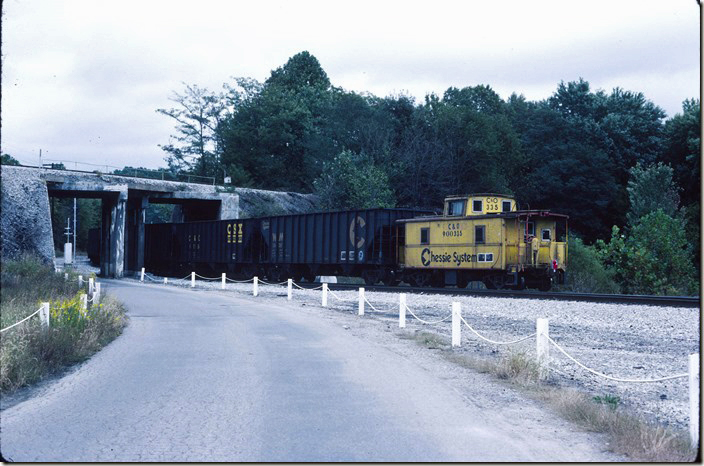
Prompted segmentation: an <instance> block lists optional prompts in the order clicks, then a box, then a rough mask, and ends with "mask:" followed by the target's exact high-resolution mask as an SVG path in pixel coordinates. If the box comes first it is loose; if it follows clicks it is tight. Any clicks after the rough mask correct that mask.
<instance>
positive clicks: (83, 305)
mask: <svg viewBox="0 0 704 466" xmlns="http://www.w3.org/2000/svg"><path fill="white" fill-rule="evenodd" d="M86 309H88V295H87V294H82V295H81V311H83V314H84V315H85V311H86Z"/></svg>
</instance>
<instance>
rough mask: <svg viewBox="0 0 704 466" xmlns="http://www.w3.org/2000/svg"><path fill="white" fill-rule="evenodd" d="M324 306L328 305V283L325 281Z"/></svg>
mask: <svg viewBox="0 0 704 466" xmlns="http://www.w3.org/2000/svg"><path fill="white" fill-rule="evenodd" d="M323 307H328V284H327V282H326V283H323Z"/></svg>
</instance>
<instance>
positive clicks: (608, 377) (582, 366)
mask: <svg viewBox="0 0 704 466" xmlns="http://www.w3.org/2000/svg"><path fill="white" fill-rule="evenodd" d="M548 340H549V341H550V343H552V344H553V345H555V348H557V349H558V350H560V352H561V353H562V354H564V355H565V356H567V357H568V358H569V359H570V360H571V361H572V362H574V363H575V364H577V365H578V366H579V367H581V368H582V369H584V370H586V371H588V372H591V373H592V374H594V375H598V376H600V377H604V378H605V379H609V380H613V381H615V382H632V383H651V382H662V381H664V380H672V379H679V378H682V377H689V374H677V375H671V376H668V377H661V378H659V379H650V380H643V379H621V378H617V377H611V376H610V375H606V374H602V373H601V372H597V371H595V370H593V369H590V368H588V367H587V366H585V365H584V364H582V363H581V362H579V361H577V360H576V359H575V358H573V357H572V356H570V355H569V354H567V352H566V351H565V350H563V349H562V348H561V347H560V345H558V344H557V343H555V340H553V339H552V338H550V337H549V336H548Z"/></svg>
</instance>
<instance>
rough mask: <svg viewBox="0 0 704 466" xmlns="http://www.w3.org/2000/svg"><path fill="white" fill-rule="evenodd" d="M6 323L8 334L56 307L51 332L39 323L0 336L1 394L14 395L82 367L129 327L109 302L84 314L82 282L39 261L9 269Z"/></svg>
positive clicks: (2, 300)
mask: <svg viewBox="0 0 704 466" xmlns="http://www.w3.org/2000/svg"><path fill="white" fill-rule="evenodd" d="M1 284H2V296H1V297H0V310H1V312H0V317H1V318H0V322H1V324H2V327H3V328H5V327H7V326H9V325H12V324H13V323H15V322H18V321H20V320H22V319H23V318H24V317H26V316H27V315H29V314H31V313H32V312H34V311H35V310H37V309H38V308H39V306H40V304H39V303H40V302H47V301H48V302H49V303H50V326H49V329H46V328H44V327H43V326H42V324H41V322H40V321H39V319H38V318H36V317H35V318H32V319H30V320H28V321H26V322H25V323H23V324H21V325H19V326H17V327H14V328H12V329H11V330H8V331H6V332H3V333H2V334H1V335H0V391H2V392H9V391H12V390H15V389H17V388H20V387H22V386H25V385H29V384H32V383H35V382H37V381H39V380H41V379H42V378H43V377H45V376H46V375H48V374H51V373H53V372H56V371H57V370H60V369H61V368H63V367H66V366H68V365H71V364H75V363H77V362H81V361H83V360H85V359H87V358H88V357H90V356H91V355H92V354H94V353H95V352H96V351H98V350H100V349H101V348H102V347H103V346H105V345H106V344H107V343H109V342H110V341H112V340H113V339H114V338H115V337H117V336H118V335H119V334H120V333H121V332H122V329H123V328H124V326H125V324H126V318H125V315H124V309H123V308H122V306H121V305H120V304H119V303H118V302H117V301H115V300H114V299H111V298H110V297H104V299H103V302H102V303H101V304H100V305H95V306H91V307H90V309H88V310H86V311H84V310H82V308H81V295H82V294H85V293H84V292H83V291H79V289H78V284H77V276H76V275H75V274H73V273H70V277H69V280H65V279H64V275H63V273H61V274H59V273H55V272H54V270H53V268H52V267H51V266H47V265H46V264H43V263H42V262H41V261H39V260H38V259H36V258H34V257H30V256H27V257H23V258H22V259H21V260H19V261H12V262H7V263H5V264H3V269H2V283H1Z"/></svg>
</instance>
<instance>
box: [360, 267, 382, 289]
mask: <svg viewBox="0 0 704 466" xmlns="http://www.w3.org/2000/svg"><path fill="white" fill-rule="evenodd" d="M362 280H364V283H365V284H366V285H369V286H372V285H376V284H377V283H378V282H379V273H378V272H375V271H371V270H365V271H364V272H362Z"/></svg>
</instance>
